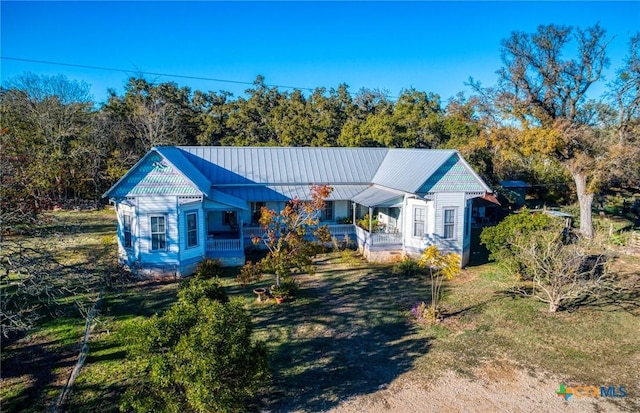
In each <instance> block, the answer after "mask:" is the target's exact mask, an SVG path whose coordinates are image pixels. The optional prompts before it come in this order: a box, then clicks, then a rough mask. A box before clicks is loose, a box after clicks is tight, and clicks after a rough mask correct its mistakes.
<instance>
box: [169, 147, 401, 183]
mask: <svg viewBox="0 0 640 413" xmlns="http://www.w3.org/2000/svg"><path fill="white" fill-rule="evenodd" d="M178 149H179V150H181V151H182V152H183V154H184V155H185V157H186V158H187V159H188V160H189V161H190V162H191V163H192V164H193V165H194V166H195V167H196V168H197V169H198V170H200V171H201V172H202V174H203V175H205V176H206V177H207V178H208V179H209V180H210V181H211V183H212V184H213V185H219V184H250V183H264V184H285V185H286V184H288V185H292V184H294V185H295V184H305V185H308V184H310V183H314V184H323V183H327V184H334V183H347V184H354V183H370V182H371V180H372V179H373V176H374V175H375V173H376V171H377V169H378V166H379V165H380V163H381V162H382V160H383V159H384V158H385V156H386V154H387V152H388V151H389V149H386V148H367V149H365V148H310V147H286V148H285V147H236V146H232V147H227V146H180V147H178Z"/></svg>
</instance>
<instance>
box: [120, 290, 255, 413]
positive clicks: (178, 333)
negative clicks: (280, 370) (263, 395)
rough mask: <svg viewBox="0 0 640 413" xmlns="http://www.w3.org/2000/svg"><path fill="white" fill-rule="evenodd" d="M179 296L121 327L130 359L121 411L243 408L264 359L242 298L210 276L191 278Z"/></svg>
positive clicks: (209, 410) (210, 410)
mask: <svg viewBox="0 0 640 413" xmlns="http://www.w3.org/2000/svg"><path fill="white" fill-rule="evenodd" d="M178 298H179V299H178V302H177V303H176V304H174V305H173V306H172V307H171V308H169V310H168V311H167V312H166V313H165V314H164V315H161V316H158V315H156V316H153V317H152V318H150V319H148V320H143V321H138V322H134V323H133V324H131V325H130V326H129V328H127V329H125V331H124V335H125V337H126V341H127V342H128V355H129V359H130V360H131V363H130V364H129V365H128V371H129V379H128V382H129V383H128V384H129V386H128V389H127V391H126V392H125V394H124V396H123V399H122V403H121V405H120V408H121V410H123V411H136V412H149V411H154V412H156V411H158V412H180V411H194V412H212V411H216V412H232V411H246V410H247V400H248V399H249V398H250V397H253V396H254V395H255V394H256V392H257V391H258V390H259V389H260V386H261V385H262V384H263V382H264V381H265V380H266V379H267V378H268V362H267V353H266V348H265V346H264V343H262V342H253V341H252V340H251V333H252V327H251V320H250V317H249V315H248V314H247V311H246V310H245V309H244V305H243V302H241V301H236V300H233V299H231V300H229V299H228V298H227V297H226V295H225V294H224V290H223V289H222V288H221V287H220V286H219V285H218V284H217V281H216V280H214V279H204V280H203V279H197V278H194V279H192V280H190V281H189V282H188V283H187V284H186V285H185V286H183V288H181V290H180V292H179V295H178Z"/></svg>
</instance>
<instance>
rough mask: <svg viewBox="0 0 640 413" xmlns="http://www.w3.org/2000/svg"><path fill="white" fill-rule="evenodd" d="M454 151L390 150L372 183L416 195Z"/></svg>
mask: <svg viewBox="0 0 640 413" xmlns="http://www.w3.org/2000/svg"><path fill="white" fill-rule="evenodd" d="M455 153H456V151H454V150H451V149H390V150H389V153H388V154H387V156H385V158H384V160H383V162H382V163H381V165H380V168H379V169H378V171H377V172H376V175H375V176H374V178H373V181H372V183H374V184H378V185H380V186H383V187H386V188H393V189H396V190H399V191H403V192H408V193H416V192H419V188H420V186H421V185H423V184H424V182H425V180H427V179H428V178H429V177H430V176H432V175H433V174H434V173H435V172H436V171H437V170H438V168H440V166H441V165H442V164H443V163H444V162H446V161H447V160H448V159H449V158H451V156H452V155H454V154H455Z"/></svg>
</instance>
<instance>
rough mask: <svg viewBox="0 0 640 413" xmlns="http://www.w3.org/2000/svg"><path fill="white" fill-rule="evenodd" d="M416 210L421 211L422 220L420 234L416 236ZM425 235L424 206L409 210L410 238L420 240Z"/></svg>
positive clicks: (425, 211)
mask: <svg viewBox="0 0 640 413" xmlns="http://www.w3.org/2000/svg"><path fill="white" fill-rule="evenodd" d="M418 210H421V211H422V216H423V218H424V220H423V221H422V233H421V234H416V222H417V221H416V212H417V211H418ZM426 233H427V207H426V205H425V206H414V207H413V208H411V237H412V238H422V237H424V234H426Z"/></svg>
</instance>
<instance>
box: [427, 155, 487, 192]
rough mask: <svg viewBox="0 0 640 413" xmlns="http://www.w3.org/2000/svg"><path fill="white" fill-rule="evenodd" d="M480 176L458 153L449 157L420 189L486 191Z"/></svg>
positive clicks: (430, 190) (432, 190) (433, 190)
mask: <svg viewBox="0 0 640 413" xmlns="http://www.w3.org/2000/svg"><path fill="white" fill-rule="evenodd" d="M486 190H487V187H486V186H485V185H483V183H482V182H481V181H480V179H479V178H478V176H477V175H476V174H475V173H473V171H471V169H470V168H469V167H468V165H467V164H466V163H465V162H464V161H463V160H462V159H461V158H460V157H459V156H457V155H454V156H451V157H450V158H449V159H447V160H446V161H445V162H444V163H443V164H442V165H441V166H440V167H439V168H438V169H437V170H436V171H435V172H434V173H433V174H431V176H430V177H429V179H427V180H426V181H425V182H424V184H423V185H422V186H421V187H420V189H419V190H418V192H419V193H428V192H485V191H486Z"/></svg>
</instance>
